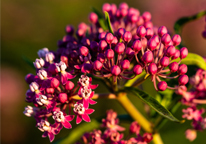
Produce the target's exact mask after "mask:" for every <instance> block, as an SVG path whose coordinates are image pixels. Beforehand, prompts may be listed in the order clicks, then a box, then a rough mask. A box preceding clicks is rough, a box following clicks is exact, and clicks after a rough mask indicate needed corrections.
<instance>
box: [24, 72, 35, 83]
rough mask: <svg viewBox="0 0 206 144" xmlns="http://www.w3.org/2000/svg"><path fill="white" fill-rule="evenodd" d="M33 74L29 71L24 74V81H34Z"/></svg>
mask: <svg viewBox="0 0 206 144" xmlns="http://www.w3.org/2000/svg"><path fill="white" fill-rule="evenodd" d="M34 78H35V75H33V74H31V73H29V74H27V75H26V76H25V81H26V82H27V83H28V84H30V83H32V82H33V81H34Z"/></svg>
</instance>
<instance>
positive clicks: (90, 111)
mask: <svg viewBox="0 0 206 144" xmlns="http://www.w3.org/2000/svg"><path fill="white" fill-rule="evenodd" d="M93 112H94V109H86V110H85V113H86V114H91V113H93Z"/></svg>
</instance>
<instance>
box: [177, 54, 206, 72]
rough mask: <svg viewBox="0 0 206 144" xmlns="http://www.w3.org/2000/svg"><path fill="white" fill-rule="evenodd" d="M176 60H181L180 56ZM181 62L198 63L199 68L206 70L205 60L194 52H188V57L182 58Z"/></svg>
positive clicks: (187, 63)
mask: <svg viewBox="0 0 206 144" xmlns="http://www.w3.org/2000/svg"><path fill="white" fill-rule="evenodd" d="M174 61H176V62H178V61H180V59H179V58H178V59H176V60H174ZM181 64H186V65H196V66H198V67H199V68H201V69H204V70H206V62H205V60H204V59H203V58H202V57H201V56H199V55H198V54H194V53H188V55H187V57H186V58H184V59H182V61H181Z"/></svg>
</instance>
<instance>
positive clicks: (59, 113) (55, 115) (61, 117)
mask: <svg viewBox="0 0 206 144" xmlns="http://www.w3.org/2000/svg"><path fill="white" fill-rule="evenodd" d="M52 117H53V119H54V120H56V121H58V122H62V121H63V120H64V115H63V112H62V111H55V112H54V113H53V116H52Z"/></svg>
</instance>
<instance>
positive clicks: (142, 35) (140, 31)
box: [137, 26, 147, 38]
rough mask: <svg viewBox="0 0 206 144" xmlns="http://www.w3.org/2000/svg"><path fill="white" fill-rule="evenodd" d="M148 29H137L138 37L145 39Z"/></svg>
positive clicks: (142, 27) (141, 27)
mask: <svg viewBox="0 0 206 144" xmlns="http://www.w3.org/2000/svg"><path fill="white" fill-rule="evenodd" d="M146 32H147V31H146V29H145V27H144V26H139V27H138V28H137V36H139V37H141V38H142V37H144V36H145V35H146Z"/></svg>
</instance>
